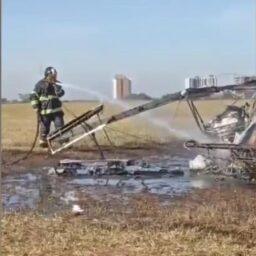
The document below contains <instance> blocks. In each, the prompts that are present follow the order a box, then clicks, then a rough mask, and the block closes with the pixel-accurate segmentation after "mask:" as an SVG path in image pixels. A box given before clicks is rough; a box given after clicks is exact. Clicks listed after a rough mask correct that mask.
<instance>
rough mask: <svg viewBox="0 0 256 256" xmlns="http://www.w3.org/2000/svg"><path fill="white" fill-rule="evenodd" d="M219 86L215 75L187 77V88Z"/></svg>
mask: <svg viewBox="0 0 256 256" xmlns="http://www.w3.org/2000/svg"><path fill="white" fill-rule="evenodd" d="M209 86H217V78H216V76H214V75H209V76H208V77H207V78H206V77H200V76H195V77H189V78H186V79H185V89H188V88H202V87H209Z"/></svg>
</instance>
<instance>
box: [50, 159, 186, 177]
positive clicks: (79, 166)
mask: <svg viewBox="0 0 256 256" xmlns="http://www.w3.org/2000/svg"><path fill="white" fill-rule="evenodd" d="M183 169H184V168H183V167H182V166H175V168H173V167H172V168H170V167H161V166H158V165H154V164H149V163H147V162H145V161H142V160H132V159H122V160H120V159H105V160H96V161H83V160H73V159H64V160H61V161H60V162H59V164H58V165H57V166H56V167H55V168H54V174H57V175H64V176H106V175H107V176H109V175H113V176H119V175H121V176H122V175H126V176H152V177H155V176H163V175H164V176H165V175H167V176H168V177H173V176H183V175H184V170H183Z"/></svg>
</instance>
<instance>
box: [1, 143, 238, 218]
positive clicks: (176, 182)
mask: <svg viewBox="0 0 256 256" xmlns="http://www.w3.org/2000/svg"><path fill="white" fill-rule="evenodd" d="M174 149H175V150H174ZM197 153H198V152H190V151H186V150H184V149H183V148H182V147H180V146H179V145H175V146H173V147H172V148H171V147H169V148H167V149H165V150H161V151H159V149H147V150H145V149H120V150H119V151H118V154H117V153H115V154H113V152H111V151H107V150H106V151H105V156H106V157H107V158H118V159H127V158H131V159H140V160H144V161H146V162H147V163H149V164H150V165H151V166H153V167H154V168H165V169H168V170H169V171H170V172H172V171H174V173H175V172H176V174H174V175H173V174H170V172H168V173H164V174H161V175H160V174H152V175H151V174H150V175H149V174H147V175H143V174H140V175H104V176H88V175H87V176H86V175H69V176H62V175H49V170H50V169H51V168H52V167H53V166H56V165H57V164H58V162H59V161H60V160H61V159H64V158H69V159H83V160H86V159H88V160H90V161H94V160H95V161H97V160H98V159H99V155H98V152H97V151H87V152H72V151H69V152H65V153H62V154H59V155H57V156H49V155H47V154H46V153H34V154H32V155H31V156H30V157H29V158H28V159H26V160H25V161H23V162H20V163H18V164H16V165H11V166H9V167H5V168H4V170H3V171H2V204H3V209H4V211H6V212H10V211H17V210H26V209H36V210H39V211H42V212H44V213H45V214H51V213H56V212H57V211H61V210H66V209H72V207H73V206H74V204H78V205H79V206H81V207H83V205H85V203H86V202H88V201H92V200H93V201H95V202H101V201H104V202H109V203H110V205H112V207H113V208H114V207H115V206H114V205H115V204H120V203H121V204H122V205H125V204H127V205H128V204H129V199H131V198H132V197H133V195H134V194H141V193H142V194H143V193H144V194H148V195H150V194H152V195H154V196H158V198H159V200H161V201H162V203H163V204H170V203H172V201H173V200H174V198H177V197H179V196H185V195H186V194H188V193H189V192H191V191H192V190H194V189H203V188H210V187H215V186H237V185H238V184H240V185H241V184H242V183H241V182H240V181H235V180H234V179H231V178H220V177H216V176H210V175H195V174H192V173H190V171H189V168H188V164H189V160H191V159H193V158H194V157H195V156H196V155H197ZM22 154H23V153H22V152H4V154H3V159H4V161H5V163H6V162H11V161H13V160H15V159H18V158H20V157H21V156H22ZM177 173H178V174H177Z"/></svg>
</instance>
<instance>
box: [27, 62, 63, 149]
mask: <svg viewBox="0 0 256 256" xmlns="http://www.w3.org/2000/svg"><path fill="white" fill-rule="evenodd" d="M58 82H59V81H58V80H57V70H56V69H55V68H53V67H47V68H46V69H45V72H44V78H43V79H41V80H40V81H38V82H37V83H36V85H35V87H34V90H33V92H32V93H31V95H30V102H31V105H32V107H33V109H34V110H35V111H36V113H37V114H38V116H39V120H40V140H39V145H40V147H47V141H46V138H47V135H48V134H49V132H50V127H51V123H52V122H53V123H54V126H55V129H58V128H61V127H62V126H63V125H64V112H63V110H62V102H61V100H60V97H62V96H63V95H64V94H65V91H64V90H63V89H62V87H61V86H60V85H59V84H57V83H58Z"/></svg>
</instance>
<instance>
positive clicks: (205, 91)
mask: <svg viewBox="0 0 256 256" xmlns="http://www.w3.org/2000/svg"><path fill="white" fill-rule="evenodd" d="M226 90H229V91H245V90H251V91H254V92H255V91H256V81H252V82H249V83H246V84H240V85H227V86H223V87H205V88H198V89H191V88H190V89H187V90H184V91H179V92H176V93H173V94H168V95H166V96H163V97H162V98H160V99H157V100H153V101H150V102H148V103H145V104H142V105H140V106H136V107H134V108H132V109H128V110H125V111H123V112H121V113H119V114H116V115H112V116H110V117H107V118H103V119H101V118H100V112H102V111H103V105H100V106H98V107H96V108H94V109H91V110H89V111H87V112H85V113H84V114H82V115H80V116H79V117H76V118H74V119H73V120H71V121H70V122H69V123H67V124H66V125H64V127H62V128H61V129H58V130H56V131H54V132H53V133H52V134H50V136H48V138H47V141H48V146H49V148H50V151H51V154H56V153H58V152H60V151H62V150H64V149H66V148H68V147H70V146H71V145H73V144H74V143H76V142H78V141H80V140H82V139H84V138H86V137H88V136H89V137H91V139H93V141H94V143H95V144H96V145H97V147H98V149H99V151H100V154H101V157H102V158H104V155H103V152H102V150H101V148H100V146H99V143H98V142H97V139H96V136H95V133H96V132H98V131H100V130H103V131H104V132H105V135H106V137H107V138H108V139H109V137H108V135H107V133H106V131H105V127H106V126H108V125H110V124H111V123H114V122H117V121H120V120H123V119H125V118H128V117H132V116H135V115H137V114H139V113H142V112H145V111H149V110H152V109H155V108H158V107H161V106H164V105H167V104H169V103H171V102H175V101H182V100H186V101H187V103H188V106H189V108H190V110H191V113H192V115H193V117H194V119H195V121H196V123H197V125H198V127H199V129H200V130H201V131H202V132H203V133H204V134H207V135H209V136H216V135H215V134H212V133H211V132H210V131H207V129H206V128H207V127H206V125H205V123H204V121H203V119H202V117H201V115H200V113H199V111H198V110H197V108H196V106H195V105H194V102H193V101H194V100H195V99H200V98H205V97H209V96H211V95H212V94H214V93H218V92H222V91H226ZM93 117H96V119H97V120H96V121H92V122H91V123H89V121H90V119H91V118H93ZM78 126H81V127H82V128H83V129H82V131H81V132H80V134H79V136H78V137H77V138H75V139H73V140H70V137H72V131H73V130H74V129H75V128H77V127H78ZM68 133H71V135H70V136H68V137H67V138H66V139H67V140H68V141H65V140H62V142H61V145H60V146H59V147H57V148H55V146H54V144H55V143H54V142H56V141H58V140H59V139H61V137H63V136H64V135H65V134H68ZM216 146H217V145H216ZM220 147H221V145H220Z"/></svg>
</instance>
